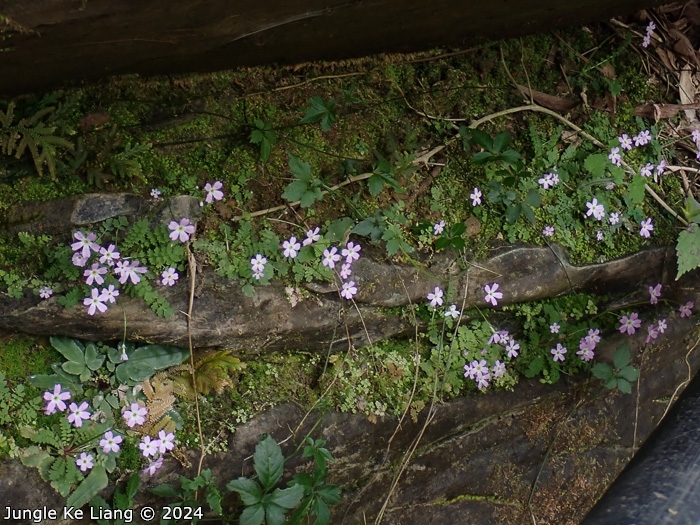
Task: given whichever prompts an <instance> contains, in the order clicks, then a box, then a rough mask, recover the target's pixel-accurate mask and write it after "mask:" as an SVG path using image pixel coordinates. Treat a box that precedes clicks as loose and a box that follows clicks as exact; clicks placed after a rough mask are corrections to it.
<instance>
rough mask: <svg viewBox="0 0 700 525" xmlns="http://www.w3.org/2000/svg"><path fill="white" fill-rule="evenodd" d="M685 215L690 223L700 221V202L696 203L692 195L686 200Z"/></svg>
mask: <svg viewBox="0 0 700 525" xmlns="http://www.w3.org/2000/svg"><path fill="white" fill-rule="evenodd" d="M683 214H684V215H685V218H686V220H687V221H688V222H695V223H698V221H700V202H698V201H696V200H695V198H694V197H693V196H692V195H688V197H687V198H686V199H685V207H684V208H683Z"/></svg>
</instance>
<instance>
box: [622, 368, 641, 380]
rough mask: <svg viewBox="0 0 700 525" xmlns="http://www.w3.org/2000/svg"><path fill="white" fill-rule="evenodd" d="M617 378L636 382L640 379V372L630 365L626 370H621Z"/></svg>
mask: <svg viewBox="0 0 700 525" xmlns="http://www.w3.org/2000/svg"><path fill="white" fill-rule="evenodd" d="M617 376H618V377H621V378H623V379H626V380H627V381H630V382H631V381H636V380H637V378H638V377H639V370H638V369H637V368H635V367H633V366H629V365H628V366H626V367H624V368H621V369H620V371H619V372H618V373H617Z"/></svg>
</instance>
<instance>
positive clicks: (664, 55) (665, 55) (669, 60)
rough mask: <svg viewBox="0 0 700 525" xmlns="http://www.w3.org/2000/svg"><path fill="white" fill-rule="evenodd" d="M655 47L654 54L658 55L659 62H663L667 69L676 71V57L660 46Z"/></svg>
mask: <svg viewBox="0 0 700 525" xmlns="http://www.w3.org/2000/svg"><path fill="white" fill-rule="evenodd" d="M655 49H656V54H657V55H659V58H660V59H661V62H663V63H664V65H665V66H666V67H667V68H668V69H669V70H671V71H676V70H677V69H678V67H677V65H676V59H675V58H674V56H673V55H672V54H671V53H669V52H668V51H666V50H665V49H662V48H660V47H656V48H655Z"/></svg>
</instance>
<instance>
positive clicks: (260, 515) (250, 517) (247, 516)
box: [239, 503, 265, 525]
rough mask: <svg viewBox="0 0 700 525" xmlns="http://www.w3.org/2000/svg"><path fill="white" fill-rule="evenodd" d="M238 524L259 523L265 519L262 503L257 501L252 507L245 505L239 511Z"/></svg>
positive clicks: (254, 524)
mask: <svg viewBox="0 0 700 525" xmlns="http://www.w3.org/2000/svg"><path fill="white" fill-rule="evenodd" d="M239 519H240V522H239V523H240V525H260V524H261V523H262V522H263V520H264V519H265V509H263V506H262V504H260V503H257V504H256V505H253V506H252V507H246V508H245V510H243V512H241V517H240V518H239Z"/></svg>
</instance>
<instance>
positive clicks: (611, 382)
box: [605, 377, 617, 390]
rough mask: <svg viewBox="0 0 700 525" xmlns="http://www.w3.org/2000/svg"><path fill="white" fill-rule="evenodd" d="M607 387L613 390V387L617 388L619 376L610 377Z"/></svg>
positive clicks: (606, 383)
mask: <svg viewBox="0 0 700 525" xmlns="http://www.w3.org/2000/svg"><path fill="white" fill-rule="evenodd" d="M605 388H609V389H611V390H612V389H613V388H617V378H616V377H613V378H611V379H608V380H607V381H606V382H605Z"/></svg>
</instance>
